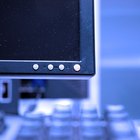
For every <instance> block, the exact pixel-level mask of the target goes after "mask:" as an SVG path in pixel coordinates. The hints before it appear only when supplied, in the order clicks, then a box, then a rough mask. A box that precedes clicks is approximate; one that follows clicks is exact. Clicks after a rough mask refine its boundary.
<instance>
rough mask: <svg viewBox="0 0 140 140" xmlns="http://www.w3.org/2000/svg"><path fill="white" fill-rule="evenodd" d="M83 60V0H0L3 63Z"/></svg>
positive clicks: (0, 35) (1, 54)
mask: <svg viewBox="0 0 140 140" xmlns="http://www.w3.org/2000/svg"><path fill="white" fill-rule="evenodd" d="M79 59H80V46H79V0H0V60H71V61H74V60H79Z"/></svg>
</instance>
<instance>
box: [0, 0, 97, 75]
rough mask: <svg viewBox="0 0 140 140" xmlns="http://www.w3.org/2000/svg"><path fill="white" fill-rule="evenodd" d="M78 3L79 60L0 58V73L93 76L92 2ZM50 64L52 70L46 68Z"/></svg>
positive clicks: (88, 0) (85, 0) (93, 37)
mask: <svg viewBox="0 0 140 140" xmlns="http://www.w3.org/2000/svg"><path fill="white" fill-rule="evenodd" d="M79 3H80V11H79V13H80V61H48V60H46V61H44V60H43V61H34V60H33V61H32V60H29V61H27V60H25V61H24V60H0V75H1V76H4V75H6V76H7V75H9V76H10V75H11V76H31V75H32V76H36V75H40V76H41V75H45V76H47V75H53V76H55V75H59V76H60V75H67V76H68V75H74V76H82V75H83V76H91V75H92V76H93V75H94V74H95V47H94V46H95V40H94V39H95V36H94V32H95V31H94V2H93V0H79ZM50 64H51V65H53V66H54V67H53V70H49V69H48V65H50ZM61 64H62V65H64V67H65V68H64V70H60V69H59V65H61ZM34 66H35V67H34ZM38 66H39V68H38ZM74 66H75V67H76V68H74Z"/></svg>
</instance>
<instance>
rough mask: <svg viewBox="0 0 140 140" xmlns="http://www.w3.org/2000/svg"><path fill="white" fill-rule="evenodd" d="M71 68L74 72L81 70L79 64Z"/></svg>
mask: <svg viewBox="0 0 140 140" xmlns="http://www.w3.org/2000/svg"><path fill="white" fill-rule="evenodd" d="M73 68H74V70H75V71H76V72H78V71H80V70H81V66H80V65H79V64H75V65H74V67H73Z"/></svg>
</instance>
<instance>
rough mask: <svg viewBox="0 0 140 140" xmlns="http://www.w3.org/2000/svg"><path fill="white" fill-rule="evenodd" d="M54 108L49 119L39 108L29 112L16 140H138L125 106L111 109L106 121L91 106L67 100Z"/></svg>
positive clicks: (108, 109)
mask: <svg viewBox="0 0 140 140" xmlns="http://www.w3.org/2000/svg"><path fill="white" fill-rule="evenodd" d="M42 107H43V108H46V110H47V105H46V106H42ZM51 107H52V108H51V111H50V114H47V115H46V114H45V113H43V112H41V111H39V109H38V108H36V110H34V111H31V112H30V111H26V112H25V113H24V114H23V115H22V119H23V123H22V125H21V128H20V130H19V132H18V135H17V137H16V140H138V134H137V131H136V130H137V129H136V127H135V126H136V125H134V123H133V121H132V120H131V119H130V118H129V114H128V113H127V111H126V110H125V108H124V106H122V105H109V106H107V107H106V109H105V111H104V113H103V115H102V117H101V116H100V117H99V115H98V111H97V109H96V108H95V106H94V105H93V104H91V103H89V102H81V101H64V100H63V101H57V102H54V103H53V104H52V105H51Z"/></svg>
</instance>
